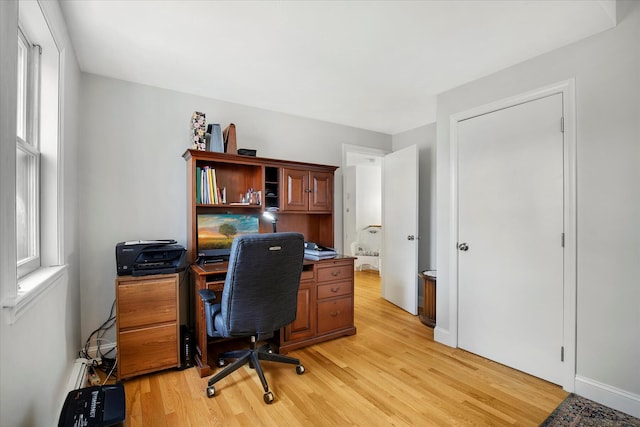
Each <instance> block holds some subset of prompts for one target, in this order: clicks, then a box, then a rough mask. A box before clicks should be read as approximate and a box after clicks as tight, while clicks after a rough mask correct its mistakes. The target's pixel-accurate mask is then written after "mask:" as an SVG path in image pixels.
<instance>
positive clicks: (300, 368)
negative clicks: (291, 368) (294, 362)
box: [296, 365, 304, 375]
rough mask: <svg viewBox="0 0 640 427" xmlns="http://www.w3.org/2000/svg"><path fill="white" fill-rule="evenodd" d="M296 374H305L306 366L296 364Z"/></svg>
mask: <svg viewBox="0 0 640 427" xmlns="http://www.w3.org/2000/svg"><path fill="white" fill-rule="evenodd" d="M296 374H298V375H302V374H304V366H302V365H298V366H296Z"/></svg>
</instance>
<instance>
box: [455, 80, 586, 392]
mask: <svg viewBox="0 0 640 427" xmlns="http://www.w3.org/2000/svg"><path fill="white" fill-rule="evenodd" d="M558 93H562V95H563V96H562V99H563V105H562V109H563V116H564V153H563V157H564V159H563V164H564V165H563V166H564V172H563V175H564V176H563V181H564V189H563V190H564V218H563V221H564V233H565V240H564V266H563V282H564V290H563V329H564V334H563V348H564V362H565V365H564V368H563V375H562V377H563V380H562V384H561V385H562V387H563V388H564V389H565V390H566V391H569V392H573V391H574V389H575V375H576V288H577V281H576V268H577V263H576V181H577V178H576V115H575V80H574V79H569V80H565V81H562V82H559V83H556V84H553V85H549V86H546V87H543V88H540V89H536V90H532V91H530V92H526V93H524V94H520V95H516V96H513V97H510V98H506V99H502V100H499V101H496V102H493V103H490V104H486V105H483V106H479V107H476V108H472V109H469V110H466V111H463V112H460V113H456V114H453V115H451V116H450V118H449V125H450V154H451V157H450V178H451V199H450V202H451V218H450V242H449V251H450V253H449V277H450V278H451V279H450V280H451V286H450V287H449V292H450V298H449V325H450V330H449V331H450V334H451V336H450V338H451V339H452V341H453V342H452V343H451V345H452V346H455V347H458V296H459V295H458V248H457V246H458V123H459V122H460V121H463V120H466V119H470V118H472V117H476V116H479V115H483V114H487V113H491V112H494V111H497V110H501V109H505V108H509V107H513V106H515V105H519V104H522V103H525V102H530V101H534V100H536V99H540V98H544V97H547V96H549V95H554V94H558ZM558 126H560V123H558ZM558 357H560V355H558Z"/></svg>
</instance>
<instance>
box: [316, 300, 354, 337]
mask: <svg viewBox="0 0 640 427" xmlns="http://www.w3.org/2000/svg"><path fill="white" fill-rule="evenodd" d="M350 326H353V297H352V296H347V297H343V298H336V299H331V300H327V301H322V302H319V303H318V334H323V333H326V332H331V331H334V330H339V329H344V328H348V327H350Z"/></svg>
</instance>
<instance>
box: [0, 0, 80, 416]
mask: <svg viewBox="0 0 640 427" xmlns="http://www.w3.org/2000/svg"><path fill="white" fill-rule="evenodd" d="M42 5H43V8H44V12H45V16H46V17H47V19H48V22H49V25H50V27H51V29H52V32H53V35H54V37H55V38H56V41H57V42H58V43H59V45H60V46H61V47H62V48H63V54H62V58H61V74H62V79H63V87H62V91H61V96H62V102H61V115H62V122H63V125H62V130H61V153H60V155H61V160H60V161H61V164H62V173H61V179H62V199H61V201H62V205H63V208H62V212H63V215H64V221H63V228H64V234H63V241H62V247H63V249H64V251H63V258H64V262H65V263H66V264H67V266H68V267H67V270H66V273H65V275H64V276H63V277H62V278H61V279H60V280H59V281H58V283H56V284H55V285H53V286H52V287H51V288H49V289H48V290H47V291H46V292H44V293H43V294H42V295H40V296H39V297H38V298H37V299H36V300H35V301H34V302H33V303H32V305H31V306H29V308H28V309H27V311H26V312H24V313H23V314H22V315H21V316H20V317H19V318H17V319H16V320H15V322H14V323H12V324H9V323H8V322H7V316H6V313H3V316H2V318H1V319H0V425H2V426H49V425H53V424H56V421H57V419H58V416H59V412H58V411H59V410H60V405H61V403H62V400H63V399H64V394H63V390H64V389H65V387H66V384H67V379H68V375H69V372H70V369H71V366H72V361H73V360H74V359H75V358H76V357H77V354H78V350H79V349H80V346H81V338H80V309H79V307H80V290H79V281H78V275H79V272H78V245H77V228H76V227H77V225H76V224H77V197H76V195H77V187H76V181H77V176H76V175H77V157H76V149H77V134H76V120H77V116H78V102H77V101H78V85H79V80H80V77H79V76H80V73H79V69H78V65H77V62H76V59H75V54H74V52H73V49H72V48H71V45H70V43H69V38H68V35H67V33H66V26H65V24H64V20H63V18H62V14H61V13H60V9H59V5H58V3H57V2H50V1H47V2H42ZM0 11H1V13H0V27H1V28H2V38H1V39H0V40H1V41H0V51H1V52H2V55H1V56H2V73H0V82H1V87H2V99H3V101H2V103H1V104H0V105H1V106H0V108H1V111H0V116H2V117H7V116H11V117H13V120H14V122H13V127H12V128H11V129H9V130H7V127H5V122H4V121H3V122H2V124H3V126H2V129H3V130H2V134H1V136H0V137H1V138H2V140H1V143H0V158H2V159H3V167H2V169H3V175H2V181H3V182H2V186H1V187H0V188H2V206H3V209H2V211H1V212H2V214H1V215H2V221H1V223H2V224H3V227H4V225H5V224H6V223H7V221H6V218H7V216H8V213H9V212H10V211H11V210H14V211H15V193H13V192H11V191H5V189H6V188H7V186H15V173H13V174H7V175H6V176H5V174H4V171H5V170H6V169H5V163H4V162H5V161H7V160H8V159H13V161H15V113H12V112H11V110H13V111H15V108H16V105H15V96H12V97H11V99H13V102H5V100H6V99H7V96H6V94H8V93H11V92H13V94H15V93H16V80H15V79H16V76H15V71H14V70H15V69H16V56H15V46H16V45H17V39H16V37H17V33H16V31H15V29H16V28H17V27H16V25H17V20H18V9H17V2H16V1H10V0H7V1H5V0H3V1H1V2H0ZM7 49H10V50H7ZM6 52H12V53H10V54H5V53H6ZM8 70H9V71H10V72H7V71H8ZM13 170H15V169H13ZM11 194H12V195H13V196H12V197H11ZM7 196H9V197H7ZM13 233H15V228H13ZM8 234H10V233H8ZM13 235H14V236H15V234H13ZM14 246H15V240H14V239H11V238H7V236H5V235H4V234H3V238H2V239H0V249H1V252H0V254H1V255H0V257H2V258H3V259H4V258H5V255H6V254H8V253H11V252H13V251H15V248H14ZM0 268H1V269H2V271H1V275H0V277H1V278H2V282H3V285H4V284H6V281H8V280H12V281H13V282H14V283H15V265H9V266H8V265H5V264H3V263H0Z"/></svg>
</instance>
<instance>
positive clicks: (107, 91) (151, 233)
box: [79, 74, 391, 340]
mask: <svg viewBox="0 0 640 427" xmlns="http://www.w3.org/2000/svg"><path fill="white" fill-rule="evenodd" d="M194 111H201V112H204V113H206V118H207V123H220V124H221V125H222V127H223V128H224V127H225V126H226V125H227V124H229V123H231V122H233V123H235V124H236V128H237V134H238V147H239V148H254V149H257V150H258V156H260V157H268V158H275V159H290V160H296V161H304V162H312V163H322V164H330V165H336V166H340V164H341V161H342V144H353V145H364V146H370V147H374V148H380V149H386V150H388V149H390V146H391V136H389V135H386V134H381V133H376V132H370V131H364V130H360V129H356V128H350V127H346V126H341V125H335V124H330V123H326V122H321V121H317V120H309V119H304V118H300V117H295V116H291V115H285V114H280V113H275V112H270V111H266V110H261V109H256V108H250V107H246V106H242V105H237V104H232V103H227V102H221V101H217V100H213V99H208V98H203V97H198V96H193V95H187V94H183V93H178V92H173V91H169V90H165V89H158V88H154V87H150V86H144V85H140V84H134V83H129V82H124V81H120V80H114V79H110V78H105V77H100V76H96V75H91V74H83V78H82V113H81V119H82V120H81V122H82V124H81V134H82V136H83V143H82V145H81V146H80V157H79V162H80V171H79V173H80V177H81V178H80V182H79V192H80V208H79V209H80V211H79V212H80V216H79V224H80V247H82V248H83V250H82V253H81V254H80V260H81V270H80V279H81V283H82V292H81V295H82V336H83V337H84V336H87V335H88V334H89V333H90V332H91V331H92V330H93V329H94V328H96V327H97V326H99V325H100V324H101V323H102V322H103V321H104V320H106V318H107V315H108V313H109V310H110V307H111V304H112V302H113V300H114V298H115V293H114V279H115V277H116V268H115V255H114V253H115V245H116V243H117V242H120V241H124V240H131V239H157V238H172V239H176V240H178V242H179V243H181V244H186V203H187V200H186V194H185V191H186V184H185V182H186V165H185V161H184V160H183V159H182V154H183V153H184V151H185V150H186V149H187V148H189V147H190V141H189V137H188V132H189V122H190V118H191V114H192V113H193V112H194ZM334 185H335V198H334V201H335V206H334V213H335V239H334V241H335V244H336V246H337V247H338V249H341V248H340V247H341V246H342V179H341V172H340V170H338V172H337V174H336V180H335V184H334ZM106 338H108V339H110V340H115V335H114V334H111V335H107V336H106Z"/></svg>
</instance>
